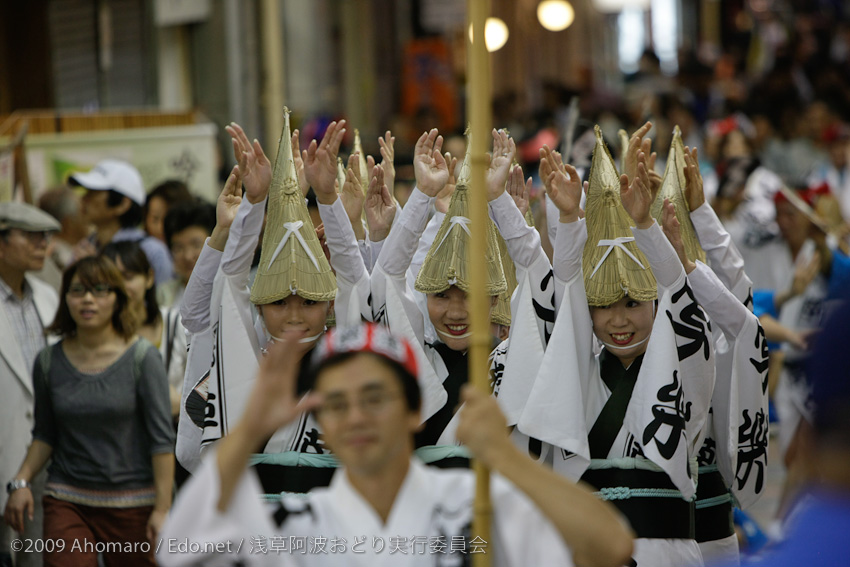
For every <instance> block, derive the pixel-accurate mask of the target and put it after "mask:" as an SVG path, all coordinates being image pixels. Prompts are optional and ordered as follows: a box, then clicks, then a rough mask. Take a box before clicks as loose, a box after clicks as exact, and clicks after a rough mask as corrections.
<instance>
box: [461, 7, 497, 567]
mask: <svg viewBox="0 0 850 567" xmlns="http://www.w3.org/2000/svg"><path fill="white" fill-rule="evenodd" d="M489 8H490V6H489V1H488V0H467V18H468V20H469V22H471V23H472V35H473V38H474V41H473V42H471V45H470V44H467V74H466V76H467V89H466V96H467V115H468V116H469V121H470V129H471V134H472V140H471V142H470V147H469V148H468V149H467V151H468V152H469V155H470V167H471V172H470V174H471V180H470V195H469V200H470V215H469V216H470V217H471V218H470V221H471V222H470V224H471V225H472V235H471V238H470V248H469V256H468V258H467V261H468V262H470V263H472V265H471V266H470V268H471V269H470V270H469V271H468V272H467V273H468V274H469V275H470V276H469V286H470V289H471V292H470V293H469V297H468V301H469V311H470V325H471V328H472V329H471V330H472V337H471V338H470V345H469V352H468V353H467V359H468V360H469V379H470V381H471V383H472V385H473V386H475V387H477V388H480V389H482V390H484V391H487V392H488V393H489V376H488V373H489V364H488V361H487V358H488V356H489V355H490V350H491V348H490V347H491V346H492V344H491V339H490V297H489V296H488V295H487V292H486V291H485V290H486V284H487V282H486V278H487V267H486V266H485V265H483V264H484V262H485V260H484V257H485V253H486V252H487V230H486V226H487V222H489V215H488V210H487V189H486V175H487V155H486V151H487V147H488V146H489V145H490V144H489V142H490V140H491V139H492V136H491V135H490V129H491V123H492V121H493V117H492V111H491V106H490V98H491V95H490V57H489V54H488V53H487V47H486V45H485V41H484V24H485V21H486V19H487V15H488V13H489ZM466 37H467V41H469V35H468V34H467V36H466ZM473 470H474V471H475V475H476V483H475V487H476V488H475V510H474V512H475V514H474V517H473V521H472V534H473V537H476V538H480V539H483V540H484V541H486V542H487V544H486V547H485V549H486V551H487V553H482V554H476V555H474V556H473V565H474V566H475V567H489V565H490V564H491V555H490V552H491V550H492V545H491V544H492V542H491V537H490V518H491V516H492V506H491V504H490V472H489V471H488V470H487V468H486V467H484V465H483V464H482V463H480V462H478V461H474V462H473ZM478 541H480V540H478Z"/></svg>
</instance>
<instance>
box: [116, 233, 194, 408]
mask: <svg viewBox="0 0 850 567" xmlns="http://www.w3.org/2000/svg"><path fill="white" fill-rule="evenodd" d="M101 254H103V255H104V256H106V257H107V258H109V259H110V260H112V261H113V262H115V266H116V267H117V268H118V271H119V272H120V273H121V276H122V277H123V278H124V288H125V289H126V290H127V297H128V298H129V300H130V303H129V307H130V312H131V313H132V314H133V317H134V318H135V319H136V323H137V325H138V327H137V331H136V332H137V333H138V335H139V336H140V337H144V338H146V339H147V340H148V341H150V343H151V344H153V345H154V346H155V347H157V348H158V349H159V354H160V356H162V361H163V363H164V364H165V374H166V376H167V377H168V391H169V396H170V400H171V415H172V417H173V418H174V419H175V420H176V419H177V416H178V415H180V391H181V389H182V388H183V374H184V373H185V372H186V333H184V332H183V326H182V325H181V324H180V313H179V311H177V310H176V309H168V308H165V307H160V306H159V302H158V301H157V299H156V285H155V282H154V273H153V267H152V266H151V265H150V262H148V258H147V256H146V255H145V252H144V250H142V248H141V246H139V243H138V242H134V241H130V240H125V241H121V242H111V243H109V244H107V245H106V246H105V247H104V248H103V251H101Z"/></svg>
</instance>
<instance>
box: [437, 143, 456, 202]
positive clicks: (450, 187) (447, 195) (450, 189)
mask: <svg viewBox="0 0 850 567" xmlns="http://www.w3.org/2000/svg"><path fill="white" fill-rule="evenodd" d="M443 157H444V158H445V160H446V163H447V164H448V166H449V181H448V183H446V186H445V187H444V188H443V190H442V191H440V192H439V193H437V198H436V200H435V201H434V208H435V209H437V212H439V213H443V214H446V213H447V212H449V203H451V202H452V195H453V194H454V192H455V187H456V186H457V178H456V177H455V172H456V171H457V158H456V157H452V154H450V153H449V152H446V154H445V155H444V156H443Z"/></svg>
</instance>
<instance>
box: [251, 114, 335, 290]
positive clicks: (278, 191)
mask: <svg viewBox="0 0 850 567" xmlns="http://www.w3.org/2000/svg"><path fill="white" fill-rule="evenodd" d="M290 295H298V296H300V297H303V298H305V299H311V300H313V301H331V300H332V299H334V298H335V297H336V277H335V276H334V274H333V272H332V271H331V267H330V264H328V260H327V258H325V255H324V253H323V252H322V246H321V245H320V244H319V239H318V238H317V237H316V232H315V230H313V222H312V221H311V220H310V213H309V212H308V211H307V205H306V204H305V203H304V196H303V195H302V194H301V189H300V188H299V187H298V180H297V178H296V177H295V164H294V163H293V161H292V143H291V142H290V134H289V109H286V108H285V109H284V121H283V132H282V133H281V136H280V145H279V146H278V150H277V157H276V158H275V162H274V173H273V174H272V184H271V187H270V188H269V208H268V213H267V217H266V230H265V234H264V236H263V250H262V253H261V254H260V266H259V268H258V269H257V277H256V278H255V279H254V286H253V287H252V288H251V301H252V302H254V303H256V304H258V305H260V304H265V303H272V302H274V301H278V300H280V299H283V298H285V297H288V296H290Z"/></svg>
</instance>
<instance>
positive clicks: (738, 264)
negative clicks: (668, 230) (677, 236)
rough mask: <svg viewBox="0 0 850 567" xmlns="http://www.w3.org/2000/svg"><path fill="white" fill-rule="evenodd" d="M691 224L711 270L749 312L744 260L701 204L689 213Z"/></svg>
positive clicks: (710, 211)
mask: <svg viewBox="0 0 850 567" xmlns="http://www.w3.org/2000/svg"><path fill="white" fill-rule="evenodd" d="M691 221H692V222H693V224H694V229H695V230H696V233H697V238H699V242H700V245H701V246H702V249H703V250H705V255H706V259H707V260H708V264H709V266H711V269H712V270H714V273H715V274H717V277H718V278H720V281H721V282H723V285H724V286H726V289H728V290H729V291H731V292H732V294H733V295H734V296H735V297H737V298H738V301H740V302H741V303H745V304H747V305H748V306H749V307H750V309H752V296H751V294H752V287H753V282H752V281H750V278H749V277H747V273H746V272H745V271H744V258H743V256H741V253H740V252H739V251H738V247H737V246H735V243H734V242H733V241H732V236H731V235H730V234H729V232H727V230H726V228H725V227H724V226H723V223H721V222H720V219H719V218H718V217H717V214H716V213H715V212H714V209H712V208H711V206H710V205H709V204H708V203H704V204H703V205H702V206H701V207H699V208H697V209H696V210H695V211H693V212H692V213H691Z"/></svg>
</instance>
